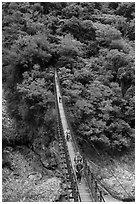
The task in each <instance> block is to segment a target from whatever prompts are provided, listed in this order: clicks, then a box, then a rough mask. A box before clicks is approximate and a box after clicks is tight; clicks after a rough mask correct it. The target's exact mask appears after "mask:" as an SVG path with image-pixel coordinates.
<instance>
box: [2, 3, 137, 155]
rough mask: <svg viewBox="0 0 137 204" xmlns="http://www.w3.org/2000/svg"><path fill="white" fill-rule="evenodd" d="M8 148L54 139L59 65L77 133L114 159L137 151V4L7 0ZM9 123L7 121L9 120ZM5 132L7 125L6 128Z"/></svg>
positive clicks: (5, 140)
mask: <svg viewBox="0 0 137 204" xmlns="http://www.w3.org/2000/svg"><path fill="white" fill-rule="evenodd" d="M2 6H3V13H2V14H3V21H2V23H3V27H2V28H3V76H2V77H3V90H4V97H5V99H6V104H7V105H6V107H7V112H8V115H9V117H11V118H12V119H13V121H14V122H13V124H14V128H13V129H14V131H15V134H14V133H11V134H9V133H8V132H9V131H7V132H6V131H5V130H4V128H3V131H4V134H3V147H6V146H7V145H11V146H12V147H14V148H15V147H16V146H17V145H26V146H27V147H29V148H30V147H31V146H32V145H33V143H35V141H36V140H37V138H39V137H43V138H44V143H43V145H44V147H46V148H48V147H49V144H50V143H51V142H52V141H53V140H54V139H55V135H54V127H55V107H54V93H53V90H54V88H53V76H54V68H55V67H56V68H57V69H58V72H59V76H60V82H61V85H62V89H63V97H64V99H65V101H66V105H67V108H68V111H69V114H70V118H71V123H72V125H73V128H74V130H75V134H76V136H77V139H78V141H79V144H80V145H81V146H82V144H83V143H84V142H88V143H90V144H91V145H94V146H95V147H96V148H97V149H98V150H103V151H106V152H107V153H109V154H111V155H113V154H116V153H118V155H119V154H120V153H124V152H126V151H127V150H128V151H129V150H130V149H134V129H135V114H134V110H135V107H134V106H135V73H134V67H135V65H134V61H135V59H134V58H135V50H134V41H135V4H134V2H128V3H127V2H124V3H122V2H105V3H100V2H87V3H86V2H77V3H67V2H60V3H59V2H58V3H53V2H46V3H45V2H41V3H36V2H30V3H29V2H21V3H17V2H4V3H3V5H2ZM3 124H4V123H3ZM3 127H4V126H3Z"/></svg>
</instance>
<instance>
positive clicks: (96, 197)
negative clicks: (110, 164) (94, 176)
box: [95, 180, 98, 202]
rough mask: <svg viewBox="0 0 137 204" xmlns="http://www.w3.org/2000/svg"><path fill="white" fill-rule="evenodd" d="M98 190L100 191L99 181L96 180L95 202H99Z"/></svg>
mask: <svg viewBox="0 0 137 204" xmlns="http://www.w3.org/2000/svg"><path fill="white" fill-rule="evenodd" d="M97 189H98V184H97V181H96V180H95V202H97V201H98V195H97Z"/></svg>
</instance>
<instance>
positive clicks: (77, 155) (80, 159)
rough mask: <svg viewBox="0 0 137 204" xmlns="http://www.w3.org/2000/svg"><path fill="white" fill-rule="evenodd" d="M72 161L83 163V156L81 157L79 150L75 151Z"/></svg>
mask: <svg viewBox="0 0 137 204" xmlns="http://www.w3.org/2000/svg"><path fill="white" fill-rule="evenodd" d="M74 162H75V164H77V163H83V158H82V156H81V155H80V153H79V152H77V153H76V155H75V157H74Z"/></svg>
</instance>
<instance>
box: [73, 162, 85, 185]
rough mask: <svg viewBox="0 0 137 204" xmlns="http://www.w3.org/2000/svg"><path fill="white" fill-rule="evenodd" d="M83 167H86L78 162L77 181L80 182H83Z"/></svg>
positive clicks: (76, 169) (76, 166)
mask: <svg viewBox="0 0 137 204" xmlns="http://www.w3.org/2000/svg"><path fill="white" fill-rule="evenodd" d="M83 168H84V166H83V163H81V162H78V163H77V164H75V172H76V176H77V181H78V183H79V184H81V177H82V171H83Z"/></svg>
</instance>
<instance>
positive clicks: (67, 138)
mask: <svg viewBox="0 0 137 204" xmlns="http://www.w3.org/2000/svg"><path fill="white" fill-rule="evenodd" d="M65 137H66V140H67V141H68V142H69V140H70V130H69V129H68V128H67V129H66V132H65Z"/></svg>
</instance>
